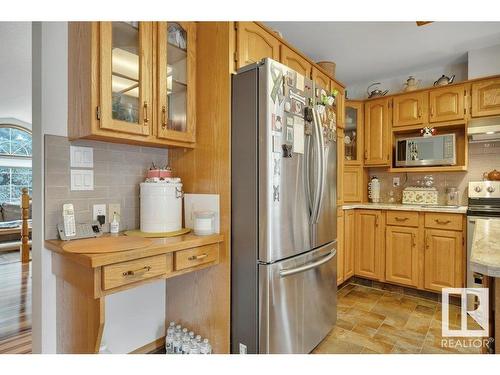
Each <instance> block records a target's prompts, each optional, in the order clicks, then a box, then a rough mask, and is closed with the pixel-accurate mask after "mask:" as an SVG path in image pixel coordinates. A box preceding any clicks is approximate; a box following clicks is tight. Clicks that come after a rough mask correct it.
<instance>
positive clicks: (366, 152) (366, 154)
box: [365, 150, 368, 160]
mask: <svg viewBox="0 0 500 375" xmlns="http://www.w3.org/2000/svg"><path fill="white" fill-rule="evenodd" d="M365 160H368V151H366V150H365Z"/></svg>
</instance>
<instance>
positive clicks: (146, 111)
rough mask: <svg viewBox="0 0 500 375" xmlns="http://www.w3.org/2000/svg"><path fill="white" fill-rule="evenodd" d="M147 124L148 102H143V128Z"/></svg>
mask: <svg viewBox="0 0 500 375" xmlns="http://www.w3.org/2000/svg"><path fill="white" fill-rule="evenodd" d="M148 123H149V117H148V102H144V126H147V125H148Z"/></svg>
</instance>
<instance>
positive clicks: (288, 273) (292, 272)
mask: <svg viewBox="0 0 500 375" xmlns="http://www.w3.org/2000/svg"><path fill="white" fill-rule="evenodd" d="M336 254H337V250H336V249H333V250H332V251H331V252H330V253H329V254H328V255H327V256H325V257H323V258H321V259H320V260H317V261H316V262H312V263H309V264H305V265H303V266H300V267H297V268H290V269H284V270H281V271H280V272H279V274H280V277H286V276H291V275H295V274H297V273H300V272H304V271H308V270H310V269H313V268H316V267H319V266H321V265H322V264H325V263H327V262H329V261H330V260H332V259H333V257H335V255H336Z"/></svg>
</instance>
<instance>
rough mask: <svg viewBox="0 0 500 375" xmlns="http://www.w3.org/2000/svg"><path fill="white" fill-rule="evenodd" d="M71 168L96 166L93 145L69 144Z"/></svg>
mask: <svg viewBox="0 0 500 375" xmlns="http://www.w3.org/2000/svg"><path fill="white" fill-rule="evenodd" d="M69 158H70V166H71V168H94V149H93V148H92V147H82V146H69Z"/></svg>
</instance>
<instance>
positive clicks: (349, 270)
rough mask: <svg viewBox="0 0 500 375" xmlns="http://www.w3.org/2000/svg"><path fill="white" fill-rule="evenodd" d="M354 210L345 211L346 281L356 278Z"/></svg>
mask: <svg viewBox="0 0 500 375" xmlns="http://www.w3.org/2000/svg"><path fill="white" fill-rule="evenodd" d="M354 212H355V211H354V210H345V211H344V280H347V279H348V278H350V277H351V276H354V246H355V238H356V237H355V236H354V233H355V232H356V231H355V229H354V228H355V225H356V222H355V215H354Z"/></svg>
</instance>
